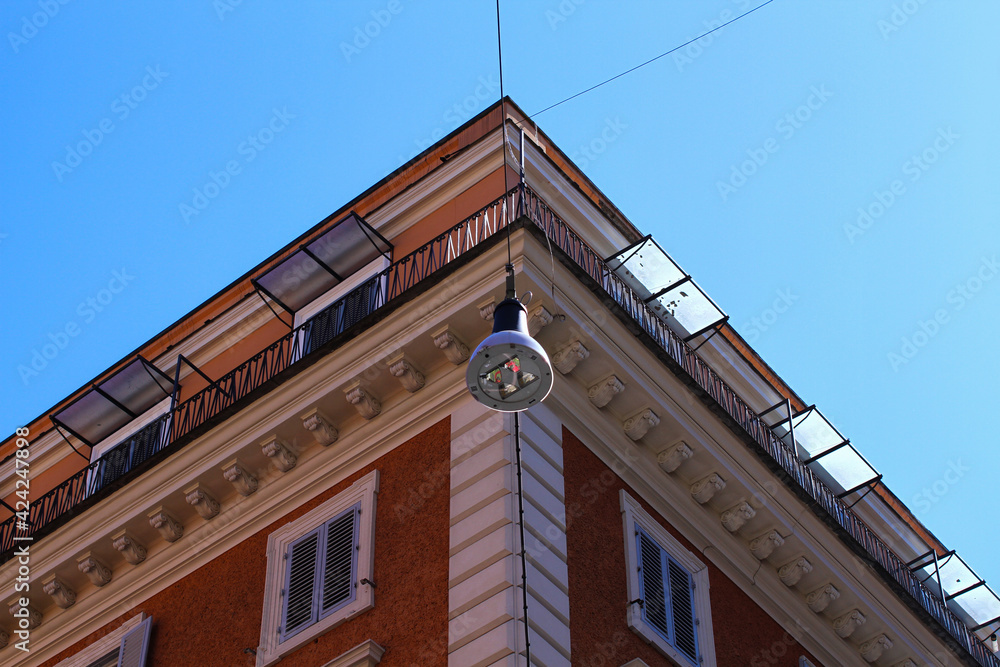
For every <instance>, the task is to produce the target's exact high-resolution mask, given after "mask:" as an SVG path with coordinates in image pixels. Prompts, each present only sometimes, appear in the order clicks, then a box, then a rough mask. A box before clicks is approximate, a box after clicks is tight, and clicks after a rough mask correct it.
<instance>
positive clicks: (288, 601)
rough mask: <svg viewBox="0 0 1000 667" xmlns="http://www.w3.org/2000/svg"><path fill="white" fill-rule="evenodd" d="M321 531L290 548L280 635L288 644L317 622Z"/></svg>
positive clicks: (302, 539)
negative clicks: (298, 633) (288, 640)
mask: <svg viewBox="0 0 1000 667" xmlns="http://www.w3.org/2000/svg"><path fill="white" fill-rule="evenodd" d="M320 532H321V528H317V529H316V530H314V531H312V532H311V533H309V534H307V535H305V536H303V537H301V538H299V539H298V540H296V541H295V542H292V543H291V544H290V545H289V546H288V553H287V554H286V570H285V587H284V591H283V596H284V598H283V600H282V614H281V627H280V628H279V634H280V635H281V641H284V640H286V639H288V638H289V637H291V636H292V635H294V634H295V633H297V632H298V631H300V630H302V629H303V628H306V627H308V626H309V625H311V624H312V623H314V622H315V621H316V598H317V595H316V588H317V584H318V577H317V571H318V567H319V558H320V553H319V544H320Z"/></svg>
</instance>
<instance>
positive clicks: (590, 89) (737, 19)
mask: <svg viewBox="0 0 1000 667" xmlns="http://www.w3.org/2000/svg"><path fill="white" fill-rule="evenodd" d="M772 2H774V0H767V2H765V3H763V4H761V5H758V6H757V7H754V8H753V9H751V10H750V11H748V12H746V13H744V14H740V15H739V16H737V17H736V18H734V19H731V20H729V21H726V22H725V23H723V24H722V25H720V26H716V27H714V28H712V29H711V30H709V31H707V32H703V33H702V34H700V35H698V36H697V37H695V38H694V39H689V40H688V41H686V42H684V43H683V44H681V45H680V46H675V47H674V48H672V49H670V50H669V51H667V52H666V53H661V54H660V55H658V56H656V57H655V58H650V59H649V60H647V61H646V62H644V63H641V64H639V65H636V66H635V67H633V68H631V69H627V70H625V71H624V72H622V73H621V74H616V75H614V76H613V77H611V78H610V79H607V80H605V81H601V82H600V83H598V84H596V85H594V86H591V87H590V88H587V89H586V90H582V91H580V92H579V93H577V94H576V95H570V96H569V97H567V98H566V99H564V100H560V101H559V102H556V103H555V104H552V105H549V106H547V107H545V108H544V109H542V110H541V111H536V112H535V113H533V114H531V115H530V116H528V118H534V117H535V116H538V115H540V114H543V113H545V112H546V111H548V110H549V109H555V108H556V107H557V106H559V105H560V104H565V103H566V102H569V101H570V100H572V99H575V98H577V97H580V96H581V95H584V94H586V93H589V92H590V91H592V90H594V89H596V88H600V87H601V86H603V85H604V84H606V83H611V82H612V81H614V80H615V79H619V78H621V77H623V76H625V75H626V74H628V73H630V72H634V71H635V70H637V69H639V68H640V67H645V66H646V65H648V64H650V63H651V62H655V61H657V60H659V59H660V58H662V57H664V56H669V55H670V54H671V53H673V52H674V51H678V50H680V49H683V48H684V47H685V46H687V45H688V44H693V43H694V42H697V41H698V40H699V39H701V38H702V37H705V36H706V35H711V34H712V33H713V32H715V31H716V30H722V29H723V28H725V27H726V26H727V25H729V24H731V23H735V22H736V21H739V20H740V19H741V18H743V17H744V16H749V15H750V14H753V13H754V12H755V11H757V10H758V9H760V8H761V7H765V6H767V5H769V4H771V3H772ZM497 4H499V0H497ZM498 27H499V26H498ZM500 95H501V97H502V96H503V77H501V78H500Z"/></svg>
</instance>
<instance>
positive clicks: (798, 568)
mask: <svg viewBox="0 0 1000 667" xmlns="http://www.w3.org/2000/svg"><path fill="white" fill-rule="evenodd" d="M812 569H813V566H812V563H810V562H809V560H808V559H807V558H806V557H805V556H800V557H798V558H796V559H795V560H793V561H792V562H790V563H785V564H784V565H782V566H781V567H780V568H778V578H780V579H781V583H783V584H784V585H786V586H788V587H789V588H790V587H792V586H794V585H795V584H797V583H799V581H801V580H802V577H804V576H805V575H807V574H809V573H810V572H812Z"/></svg>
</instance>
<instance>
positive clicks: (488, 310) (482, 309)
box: [477, 297, 497, 322]
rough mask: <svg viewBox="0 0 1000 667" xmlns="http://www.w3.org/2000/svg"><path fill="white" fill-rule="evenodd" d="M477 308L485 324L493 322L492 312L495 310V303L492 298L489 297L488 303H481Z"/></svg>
mask: <svg viewBox="0 0 1000 667" xmlns="http://www.w3.org/2000/svg"><path fill="white" fill-rule="evenodd" d="M477 307H478V308H479V316H480V317H482V318H483V319H484V320H486V321H487V322H492V321H493V311H494V310H496V308H497V302H496V301H495V300H494V299H493V297H490V300H489V301H483V302H482V303H480V304H479V305H478V306H477Z"/></svg>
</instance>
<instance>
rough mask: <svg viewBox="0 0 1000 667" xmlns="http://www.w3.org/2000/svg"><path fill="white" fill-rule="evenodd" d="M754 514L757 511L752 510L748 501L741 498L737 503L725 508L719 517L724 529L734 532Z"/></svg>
mask: <svg viewBox="0 0 1000 667" xmlns="http://www.w3.org/2000/svg"><path fill="white" fill-rule="evenodd" d="M756 515H757V512H756V511H754V508H752V507H750V503H748V502H747V501H745V500H743V501H740V502H739V504H737V505H734V506H733V507H730V508H729V509H727V510H726V511H725V512H723V513H722V515H721V516H720V517H719V518H720V519H721V521H722V525H723V526H724V527H725V529H726V530H728V531H729V532H730V533H735V532H736V531H737V530H739V529H740V528H742V527H743V526H744V525H745V524H746V522H747V521H749V520H750V519H752V518H754V517H755V516H756Z"/></svg>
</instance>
